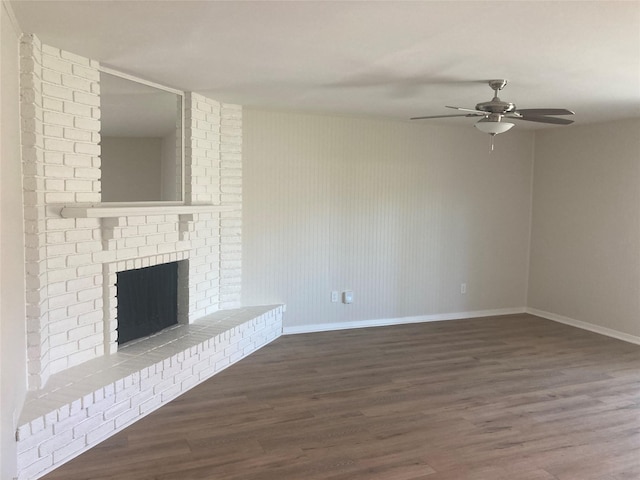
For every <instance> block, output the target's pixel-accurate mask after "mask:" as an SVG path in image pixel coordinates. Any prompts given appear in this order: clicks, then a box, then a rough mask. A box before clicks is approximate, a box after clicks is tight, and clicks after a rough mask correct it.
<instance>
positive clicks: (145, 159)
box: [101, 137, 162, 202]
mask: <svg viewBox="0 0 640 480" xmlns="http://www.w3.org/2000/svg"><path fill="white" fill-rule="evenodd" d="M101 147H102V152H101V159H102V162H101V166H102V201H103V202H141V201H153V200H156V201H157V200H160V199H161V197H162V194H161V185H162V181H161V179H160V175H161V157H162V139H161V138H152V137H102V141H101Z"/></svg>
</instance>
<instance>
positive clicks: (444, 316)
mask: <svg viewBox="0 0 640 480" xmlns="http://www.w3.org/2000/svg"><path fill="white" fill-rule="evenodd" d="M525 310H526V309H525V307H516V308H498V309H495V310H476V311H472V312H457V313H441V314H435V315H418V316H416V317H399V318H381V319H376V320H356V321H353V322H341V323H316V324H312V325H299V326H291V327H286V326H285V327H284V328H283V329H282V333H283V334H284V335H294V334H298V333H314V332H329V331H333V330H348V329H351V328H367V327H385V326H389V325H404V324H408V323H423V322H441V321H443V320H462V319H465V318H476V317H493V316H497V315H513V314H517V313H525Z"/></svg>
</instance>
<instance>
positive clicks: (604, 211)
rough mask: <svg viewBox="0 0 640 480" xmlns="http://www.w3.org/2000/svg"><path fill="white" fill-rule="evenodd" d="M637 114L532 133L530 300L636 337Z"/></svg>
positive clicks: (639, 248)
mask: <svg viewBox="0 0 640 480" xmlns="http://www.w3.org/2000/svg"><path fill="white" fill-rule="evenodd" d="M639 206H640V120H633V121H625V122H615V123H607V124H601V125H588V126H582V127H572V128H566V129H553V130H545V131H541V132H539V133H537V134H536V155H535V171H534V200H533V223H532V232H533V235H532V248H531V272H530V273H531V276H530V281H529V285H530V286H529V299H528V304H529V306H530V307H532V308H535V309H539V310H542V311H544V312H550V313H552V314H555V315H561V316H564V317H568V318H569V319H573V320H578V321H581V322H587V323H591V324H593V325H597V326H600V327H605V328H609V329H614V330H617V331H619V332H623V333H626V334H629V335H634V336H640V208H639Z"/></svg>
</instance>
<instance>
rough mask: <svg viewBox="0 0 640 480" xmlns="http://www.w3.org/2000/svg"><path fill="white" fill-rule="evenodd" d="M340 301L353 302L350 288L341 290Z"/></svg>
mask: <svg viewBox="0 0 640 480" xmlns="http://www.w3.org/2000/svg"><path fill="white" fill-rule="evenodd" d="M342 303H353V292H352V291H351V290H345V291H344V292H342Z"/></svg>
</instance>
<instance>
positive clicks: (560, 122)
mask: <svg viewBox="0 0 640 480" xmlns="http://www.w3.org/2000/svg"><path fill="white" fill-rule="evenodd" d="M506 117H507V118H513V119H515V120H526V121H527V122H538V123H553V124H555V125H571V124H572V123H573V120H567V119H566V118H554V117H535V116H520V117H518V116H515V115H514V116H510V115H507V116H506Z"/></svg>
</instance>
